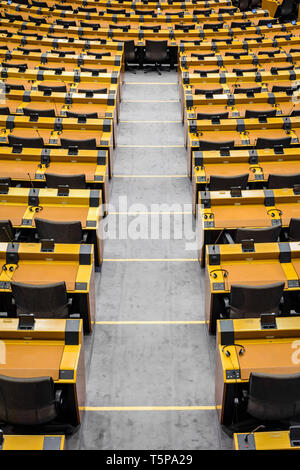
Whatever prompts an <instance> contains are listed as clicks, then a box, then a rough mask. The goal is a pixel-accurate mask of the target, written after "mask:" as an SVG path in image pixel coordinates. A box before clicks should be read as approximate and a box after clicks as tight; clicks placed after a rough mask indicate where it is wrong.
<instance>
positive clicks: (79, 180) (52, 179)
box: [45, 173, 86, 189]
mask: <svg viewBox="0 0 300 470" xmlns="http://www.w3.org/2000/svg"><path fill="white" fill-rule="evenodd" d="M45 178H46V186H47V187H48V188H57V187H58V185H68V186H69V187H70V188H73V189H84V188H86V182H85V175H84V174H80V175H57V174H55V173H45Z"/></svg>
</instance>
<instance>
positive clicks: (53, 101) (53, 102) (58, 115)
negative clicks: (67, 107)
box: [51, 99, 60, 117]
mask: <svg viewBox="0 0 300 470" xmlns="http://www.w3.org/2000/svg"><path fill="white" fill-rule="evenodd" d="M51 103H52V104H53V105H54V108H55V114H56V116H57V117H60V114H59V113H58V110H57V106H56V103H55V100H54V99H52V100H51Z"/></svg>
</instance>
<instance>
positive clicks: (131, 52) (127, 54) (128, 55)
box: [124, 39, 140, 73]
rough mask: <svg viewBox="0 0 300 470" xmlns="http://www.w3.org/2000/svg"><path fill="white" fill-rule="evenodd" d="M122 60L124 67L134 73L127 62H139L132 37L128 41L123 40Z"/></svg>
mask: <svg viewBox="0 0 300 470" xmlns="http://www.w3.org/2000/svg"><path fill="white" fill-rule="evenodd" d="M124 61H125V69H126V70H128V71H129V72H132V73H136V72H135V70H134V68H133V67H130V66H129V64H137V63H140V60H139V57H138V51H137V47H135V44H134V40H133V39H132V40H129V41H124Z"/></svg>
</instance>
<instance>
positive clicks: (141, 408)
mask: <svg viewBox="0 0 300 470" xmlns="http://www.w3.org/2000/svg"><path fill="white" fill-rule="evenodd" d="M218 408H220V406H216V405H207V406H206V405H203V406H80V407H79V409H80V410H83V411H206V410H216V409H218Z"/></svg>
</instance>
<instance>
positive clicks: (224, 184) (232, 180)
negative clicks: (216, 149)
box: [209, 173, 249, 191]
mask: <svg viewBox="0 0 300 470" xmlns="http://www.w3.org/2000/svg"><path fill="white" fill-rule="evenodd" d="M248 178H249V175H248V173H244V174H242V175H237V176H217V175H211V177H210V183H209V188H210V190H211V191H222V190H228V191H229V190H230V189H231V188H233V187H238V186H239V187H240V188H241V189H246V187H247V183H248Z"/></svg>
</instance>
